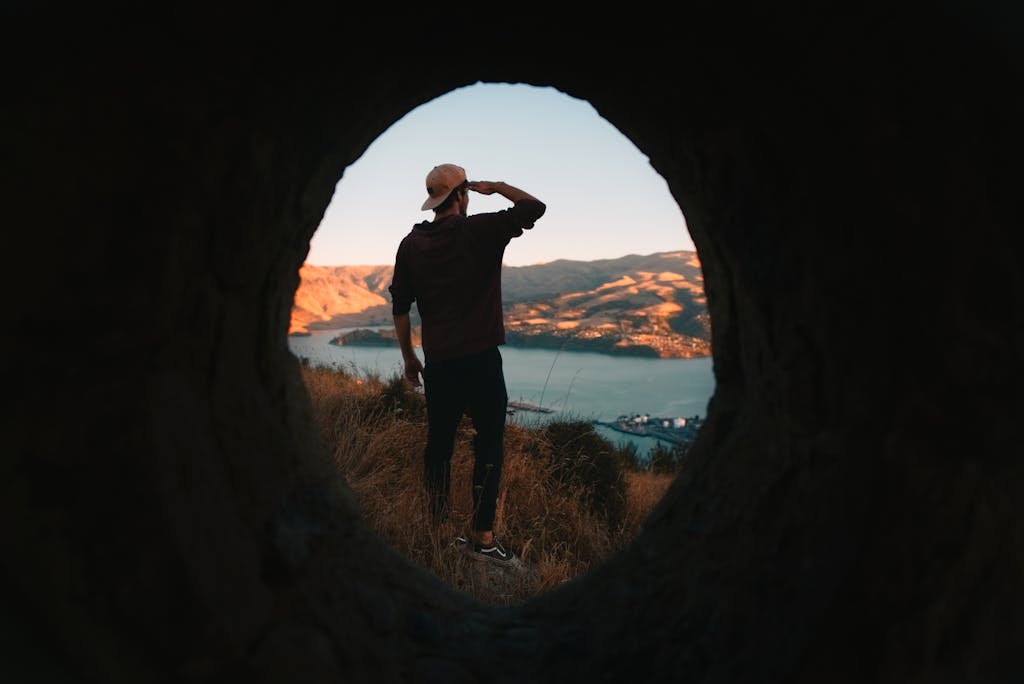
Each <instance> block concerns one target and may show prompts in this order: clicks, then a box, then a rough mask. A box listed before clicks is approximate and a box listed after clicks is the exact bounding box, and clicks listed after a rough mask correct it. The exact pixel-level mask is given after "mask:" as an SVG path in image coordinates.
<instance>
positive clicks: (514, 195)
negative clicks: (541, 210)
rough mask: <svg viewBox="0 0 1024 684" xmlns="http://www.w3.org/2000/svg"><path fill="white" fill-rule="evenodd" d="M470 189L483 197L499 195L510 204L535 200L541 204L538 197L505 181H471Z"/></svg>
mask: <svg viewBox="0 0 1024 684" xmlns="http://www.w3.org/2000/svg"><path fill="white" fill-rule="evenodd" d="M469 189H470V190H472V191H473V192H479V193H480V194H481V195H493V194H494V193H498V194H499V195H501V196H502V197H504V198H505V199H507V200H508V201H510V202H513V203H515V202H518V201H519V200H533V201H534V202H539V201H540V200H538V199H537V198H536V197H534V196H533V195H531V194H530V193H528V192H526V191H525V190H520V189H519V188H517V187H515V186H514V185H509V184H508V183H506V182H505V181H470V182H469Z"/></svg>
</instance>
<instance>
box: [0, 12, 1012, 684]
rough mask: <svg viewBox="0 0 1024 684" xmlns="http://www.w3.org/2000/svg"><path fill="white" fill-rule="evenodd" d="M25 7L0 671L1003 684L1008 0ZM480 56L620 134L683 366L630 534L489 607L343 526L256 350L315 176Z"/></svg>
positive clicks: (280, 331)
mask: <svg viewBox="0 0 1024 684" xmlns="http://www.w3.org/2000/svg"><path fill="white" fill-rule="evenodd" d="M712 4H713V3H707V5H712ZM37 7H46V5H45V4H43V5H40V6H36V5H33V4H30V3H13V4H12V5H11V6H8V7H7V8H5V9H4V10H3V13H4V16H3V21H2V22H0V24H2V26H3V28H2V29H0V30H2V31H3V33H4V38H5V39H4V40H3V41H0V44H2V45H3V47H2V48H0V49H2V50H3V56H4V63H5V65H6V67H7V68H6V69H5V72H6V75H5V83H4V85H3V88H4V95H5V97H4V104H3V105H2V107H0V122H2V126H0V130H2V131H3V136H4V139H5V140H4V146H3V149H4V157H5V161H4V164H3V172H2V177H3V183H2V187H3V192H4V197H5V202H4V223H5V231H4V234H5V244H4V252H5V255H6V257H7V258H6V262H7V265H6V267H5V269H3V278H4V292H5V294H6V301H7V304H6V316H5V317H4V321H5V323H4V324H5V329H6V331H5V333H4V338H3V339H4V348H3V351H4V353H3V354H2V358H3V359H4V369H3V376H2V377H3V380H4V382H3V386H4V389H5V394H6V396H7V400H8V401H7V409H6V411H5V412H4V414H3V419H2V420H3V431H2V434H3V436H4V442H5V444H4V448H3V450H2V454H3V456H2V460H0V465H2V478H0V488H2V492H0V532H2V539H3V540H4V549H3V556H2V558H3V560H2V565H0V568H2V575H0V576H2V578H3V580H4V581H3V584H2V589H0V591H2V597H3V606H4V607H3V610H2V611H0V620H2V622H3V624H4V627H5V634H8V635H10V638H9V639H5V640H4V642H3V649H4V653H3V661H2V662H3V666H2V668H3V669H2V671H3V672H5V673H8V672H9V673H12V676H4V680H5V681H20V680H24V679H27V678H28V677H27V676H19V673H20V674H21V675H26V673H31V675H32V676H34V677H35V678H36V679H52V680H58V681H75V680H79V681H103V682H121V681H124V682H132V683H133V684H137V683H138V682H166V681H188V682H214V681H216V682H223V681H246V682H250V683H253V682H320V681H332V682H338V681H374V682H399V681H421V682H470V681H493V680H495V677H494V675H493V672H494V668H495V667H497V668H498V671H499V672H501V673H503V674H504V675H505V676H504V677H503V678H498V680H500V681H517V682H570V681H581V682H582V681H585V682H594V681H685V682H692V683H697V682H730V683H736V682H757V683H758V684H764V683H766V682H783V681H785V682H809V683H810V682H814V683H818V682H823V681H827V682H866V681H871V682H899V683H901V684H903V683H905V682H966V681H972V682H1008V681H1021V680H1024V666H1022V665H1021V663H1020V659H1019V655H1018V653H1017V651H1018V647H1019V646H1020V644H1022V643H1024V629H1022V619H1024V586H1022V585H1024V551H1022V549H1024V545H1022V524H1024V523H1022V519H1024V518H1022V515H1021V513H1022V506H1024V504H1022V502H1024V473H1022V468H1024V465H1022V459H1021V454H1022V450H1021V442H1020V424H1021V416H1022V415H1024V405H1022V404H1024V400H1022V392H1021V387H1022V386H1024V373H1022V358H1021V357H1022V353H1024V351H1022V350H1024V345H1022V339H1024V318H1022V311H1024V258H1022V252H1021V248H1020V247H1019V246H1018V245H1019V244H1020V243H1019V239H1018V238H1019V236H1018V235H1017V233H1019V231H1020V227H1021V223H1022V219H1024V216H1022V206H1021V203H1020V199H1019V197H1020V187H1021V182H1020V181H1021V175H1022V174H1021V172H1020V168H1021V165H1020V160H1021V158H1022V156H1024V155H1022V153H1024V144H1022V142H1024V141H1022V135H1024V131H1022V128H1021V126H1020V122H1021V121H1022V120H1024V99H1022V98H1024V96H1022V93H1024V88H1022V86H1024V82H1022V81H1024V78H1022V69H1024V55H1022V48H1021V46H1022V45H1024V41H1022V40H1021V30H1020V29H1021V25H1022V24H1021V20H1020V16H1019V14H1017V13H1016V10H1010V9H1005V8H1001V7H1000V6H998V5H995V4H993V3H970V4H968V3H966V2H963V3H960V2H943V3H933V4H932V5H931V6H930V7H929V9H928V10H927V11H925V10H919V9H916V8H915V9H914V10H913V11H911V10H910V9H907V8H908V7H910V4H907V3H901V4H899V7H902V8H904V9H902V10H901V9H894V8H892V7H887V8H886V9H884V10H878V11H875V10H873V9H870V8H868V7H866V6H861V5H858V6H849V7H847V8H846V14H844V15H843V16H824V15H822V16H818V15H816V14H815V13H814V11H813V9H809V8H810V6H808V5H806V4H805V3H795V2H785V1H783V2H775V3H770V4H766V5H761V6H759V7H760V9H759V10H757V12H756V13H752V14H748V15H744V14H742V13H740V12H738V11H737V10H736V9H735V7H732V6H730V7H729V10H728V12H725V11H724V10H723V11H721V12H718V11H715V10H711V9H695V8H693V7H690V6H682V7H680V8H678V15H677V16H676V17H675V18H674V19H673V20H672V21H670V22H666V21H664V20H663V19H662V18H661V17H659V16H657V15H656V14H655V13H653V12H649V11H647V10H646V9H644V10H643V11H639V10H638V11H633V10H631V9H620V10H617V11H614V12H608V13H604V12H592V13H590V14H589V16H588V22H590V23H589V24H588V27H589V28H588V29H587V30H586V31H577V30H576V28H575V26H576V24H575V23H572V22H563V21H560V20H556V18H555V17H551V16H537V15H532V14H526V15H524V16H522V17H505V16H493V17H489V19H493V20H494V24H493V25H490V24H488V26H489V28H487V29H486V30H485V29H484V27H483V24H482V22H481V19H480V17H479V16H477V15H476V13H475V12H472V11H470V10H468V9H467V8H458V7H452V8H450V11H451V13H452V17H453V18H452V22H453V23H455V24H458V23H459V22H460V21H461V17H462V15H466V20H467V21H470V20H471V21H472V22H473V23H472V30H469V31H466V32H459V33H458V40H457V41H454V42H452V43H451V44H444V45H443V46H440V47H439V44H438V41H437V40H436V36H435V32H434V31H431V30H430V22H429V21H427V20H425V19H424V18H423V17H421V16H419V15H420V12H417V11H407V10H402V11H393V12H390V16H388V17H387V21H380V22H377V21H369V22H368V21H366V20H365V19H364V18H357V17H355V16H354V15H351V14H346V15H344V16H342V15H340V13H339V16H337V17H331V16H316V15H313V14H300V13H298V12H296V13H295V14H294V15H292V14H289V13H288V12H286V11H283V10H282V11H280V12H278V13H276V14H260V13H259V10H257V9H255V8H251V9H250V10H247V11H246V13H244V14H234V13H227V12H218V11H217V10H215V9H212V8H208V9H206V10H205V11H204V13H203V14H202V15H201V16H190V15H188V14H187V13H185V12H184V10H182V9H181V8H180V7H172V6H168V7H167V8H166V11H165V12H163V13H162V14H161V16H160V17H159V18H157V19H153V20H151V19H149V18H146V17H142V16H133V17H131V20H129V19H128V18H127V16H126V15H123V16H122V18H121V19H118V20H115V19H112V18H111V17H110V16H107V15H105V14H104V12H103V11H102V9H100V8H97V7H96V6H93V5H88V6H85V7H83V9H82V10H79V11H78V12H79V13H78V14H71V15H67V14H65V15H61V16H56V15H55V14H53V15H51V14H50V13H49V12H48V11H46V10H44V9H38V8H37ZM549 10H550V11H552V12H553V11H555V7H551V8H549ZM485 12H486V10H485ZM570 34H571V35H570ZM627 45H639V46H638V47H627ZM367 46H369V47H367ZM477 81H485V82H505V81H511V82H523V83H531V84H535V85H550V86H554V87H556V88H558V89H559V90H561V91H563V92H565V93H567V94H569V95H572V96H574V97H579V98H585V99H586V100H588V101H589V102H590V103H591V104H592V105H593V106H594V107H595V108H596V109H597V111H598V113H600V114H601V115H602V116H603V117H605V118H606V119H607V120H608V121H609V122H611V123H612V124H613V125H615V126H616V127H617V128H618V129H619V130H620V131H622V132H623V133H624V134H625V135H626V136H627V137H629V138H630V139H631V140H632V141H633V142H634V143H635V144H636V145H637V146H638V147H639V148H640V149H641V151H642V152H643V153H644V154H646V155H648V157H649V158H650V161H651V164H652V165H653V166H654V168H655V169H657V171H658V172H659V173H660V174H661V175H662V176H663V177H664V178H665V180H666V182H667V184H668V186H669V188H670V190H671V192H672V194H673V196H674V197H675V198H676V199H677V200H678V202H679V204H680V206H681V207H682V208H683V210H684V212H685V215H686V218H687V224H688V226H689V228H690V232H691V235H692V237H693V239H694V242H695V244H696V246H697V249H698V252H699V254H700V258H701V262H702V264H703V269H704V275H705V287H706V292H707V296H708V307H709V311H710V313H711V320H712V332H713V355H714V368H715V374H716V379H717V389H716V392H715V395H714V397H713V399H712V401H711V403H710V405H709V408H708V411H707V420H706V423H705V425H704V426H703V428H702V430H701V432H700V437H699V438H698V440H697V442H696V443H695V444H694V446H693V448H692V449H691V451H690V454H689V465H688V467H687V468H686V469H685V471H684V473H683V474H682V475H681V476H680V477H679V478H678V479H677V481H676V482H675V483H674V485H673V486H672V488H671V489H670V490H669V492H668V493H667V495H666V497H665V499H664V500H663V501H662V502H661V504H660V505H659V506H658V507H657V509H656V510H655V511H654V513H653V514H652V516H651V517H650V519H649V521H648V522H647V524H646V526H645V529H644V531H643V532H642V534H641V536H640V537H639V538H638V539H637V541H636V543H635V544H634V545H633V546H632V547H631V548H629V549H627V550H626V551H624V552H623V553H621V554H619V555H617V556H615V557H613V558H610V559H609V560H608V562H607V563H606V564H605V565H603V566H602V567H600V568H598V569H597V570H595V571H593V572H592V573H590V574H588V575H587V576H585V577H581V578H579V579H577V580H575V581H573V582H570V583H567V584H565V585H563V586H561V587H560V588H558V589H557V590H555V591H552V592H550V593H549V594H546V595H543V596H539V597H537V598H536V599H535V600H533V601H531V602H530V603H528V604H527V605H523V606H518V607H515V608H512V609H501V610H498V609H494V608H490V607H487V606H482V605H477V604H476V603H474V602H473V601H472V600H470V599H469V598H468V597H466V596H464V595H460V594H458V593H456V592H454V591H453V590H451V589H450V588H448V587H447V586H445V585H443V584H442V583H441V582H439V581H438V580H437V579H436V578H434V577H433V576H430V575H428V574H427V573H425V572H423V571H420V570H418V569H417V568H415V567H414V566H413V565H412V564H411V563H410V562H408V561H406V560H404V559H403V558H400V557H397V556H396V554H395V553H393V552H392V551H391V550H390V549H389V548H388V547H386V546H385V545H384V544H382V543H381V542H380V541H379V540H378V539H377V538H376V537H375V536H374V535H373V534H372V533H371V532H369V531H368V529H367V528H366V526H365V524H364V523H363V522H362V521H361V520H360V517H359V514H358V511H357V508H356V506H355V504H354V502H353V501H352V499H351V496H350V495H349V493H348V492H347V490H346V488H345V485H344V483H343V482H338V481H336V480H335V479H334V478H332V477H331V473H330V468H329V466H328V459H327V455H326V453H325V449H324V448H323V445H321V444H320V443H319V442H318V441H317V439H318V438H317V436H316V432H315V430H314V428H313V427H312V424H311V420H310V415H309V406H308V402H307V398H306V396H305V393H304V388H303V387H302V384H301V382H300V376H299V369H298V367H297V363H296V361H295V360H294V358H293V357H291V356H290V354H289V352H288V350H287V330H288V321H289V309H290V306H291V303H292V298H293V296H294V294H295V290H296V287H297V285H298V269H299V266H300V265H301V263H302V262H303V259H304V258H305V255H306V251H307V248H308V244H309V239H310V237H311V235H312V234H313V232H314V230H315V229H316V227H317V225H318V223H319V220H320V218H321V216H322V214H323V211H324V208H325V207H326V206H327V204H328V202H329V201H330V199H331V196H332V194H333V192H334V187H335V184H336V183H337V181H338V179H339V178H340V177H341V175H342V173H343V171H344V169H345V168H346V166H347V165H349V164H351V163H353V162H354V161H355V160H356V159H357V158H358V157H359V156H360V155H361V154H362V153H363V151H364V150H365V149H366V148H367V146H368V145H369V144H370V143H371V142H372V141H373V140H374V139H375V138H376V137H377V136H378V135H380V134H381V133H382V132H383V131H384V130H385V129H387V127H388V126H389V125H390V124H392V123H394V122H395V121H396V120H398V119H399V118H400V117H402V116H403V115H404V114H406V113H407V112H409V111H411V110H412V109H414V108H415V107H416V106H418V105H420V104H422V103H424V102H427V101H428V100H430V99H431V98H434V97H436V96H439V95H442V94H443V93H445V92H448V91H450V90H452V89H454V88H457V87H460V86H463V85H467V84H471V83H475V82H477ZM496 134H499V135H500V132H496ZM545 200H547V201H548V202H550V204H551V205H552V206H554V205H555V204H556V203H557V198H545ZM624 201H628V198H626V199H624ZM43 268H45V269H47V270H48V271H49V272H50V273H53V274H59V277H53V278H49V279H46V278H34V277H32V274H33V273H35V272H38V270H39V269H43ZM865 270H869V271H870V277H865ZM854 282H856V284H857V287H856V288H852V287H851V283H854ZM30 284H31V287H32V291H28V287H29V285H30ZM41 301H42V302H45V301H60V302H61V303H62V306H61V307H60V317H59V319H55V318H54V317H53V313H52V312H53V309H51V308H47V307H40V306H39V305H38V303H39V302H41ZM69 337H70V341H71V343H69Z"/></svg>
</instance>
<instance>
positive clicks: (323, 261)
mask: <svg viewBox="0 0 1024 684" xmlns="http://www.w3.org/2000/svg"><path fill="white" fill-rule="evenodd" d="M443 163H453V164H458V165H459V166H462V167H463V168H465V169H466V174H467V175H468V177H469V179H470V180H490V181H505V182H506V183H510V184H511V185H514V186H517V187H519V188H522V189H523V190H525V191H527V192H529V193H530V194H532V195H534V196H535V197H537V198H538V199H541V200H543V201H544V202H545V203H546V204H547V207H548V208H547V212H546V213H545V215H544V216H543V217H542V218H541V219H540V221H538V222H537V224H536V227H535V228H534V229H533V230H532V231H530V232H527V233H526V234H525V235H523V236H522V237H520V238H516V239H515V240H513V241H512V242H511V243H510V244H509V246H508V247H507V248H506V250H505V263H506V264H508V265H511V266H525V265H529V264H537V263H543V262H548V261H554V260H555V259H575V260H583V261H590V260H593V259H606V258H615V257H620V256H624V255H626V254H651V253H654V252H670V251H676V250H692V249H694V247H693V242H692V241H691V240H690V235H689V233H688V232H687V230H686V223H685V220H684V218H683V214H682V211H681V210H680V208H679V206H678V205H677V204H676V202H675V200H674V199H673V198H672V195H671V194H669V191H668V186H667V185H666V183H665V181H664V179H663V178H662V177H661V176H659V175H658V173H657V172H656V171H654V169H653V168H651V166H650V163H649V162H648V159H647V157H646V155H644V154H642V153H641V152H640V151H639V150H638V149H637V148H636V146H635V145H633V143H632V142H630V141H629V140H628V139H627V138H626V137H625V136H624V135H622V134H621V133H620V132H619V131H618V130H616V128H615V127H614V126H612V125H611V124H610V123H608V122H607V121H606V120H605V119H603V118H601V116H600V115H598V113H597V111H596V110H595V109H594V108H593V106H591V105H590V103H589V102H587V101H585V100H579V99H576V98H572V97H569V96H568V95H565V94H564V93H562V92H560V91H558V90H555V89H553V88H537V87H534V86H527V85H521V84H517V85H513V84H493V83H488V84H484V83H478V84H476V85H472V86H467V87H465V88H460V89H458V90H453V91H451V92H449V93H447V94H445V95H443V96H441V97H438V98H436V99H434V100H432V101H430V102H427V103H425V104H423V105H422V106H420V107H418V108H416V109H414V110H413V111H411V112H409V113H408V114H407V115H406V116H404V117H403V118H402V119H400V120H398V121H397V122H395V124H394V125H393V126H391V127H390V128H389V129H388V130H386V131H385V132H384V133H383V134H381V136H380V137H379V138H377V139H376V140H375V141H374V142H373V143H372V144H371V145H370V147H369V148H367V150H366V152H365V153H364V154H363V155H362V156H361V157H360V158H359V159H357V160H356V162H355V163H354V164H352V166H350V167H348V168H347V169H346V170H345V173H344V175H343V176H342V178H341V180H340V181H339V182H338V185H337V188H336V190H335V193H334V198H333V200H332V201H331V203H330V205H329V206H328V207H327V210H326V212H325V214H324V218H323V221H322V222H321V224H320V227H319V228H318V229H317V231H316V234H315V235H314V236H313V239H312V241H311V242H310V250H309V255H308V257H307V262H308V263H311V264H316V265H318V266H342V265H386V264H392V263H393V262H394V257H395V250H396V248H397V247H398V243H399V241H401V239H402V237H404V236H405V235H406V234H407V233H408V232H409V230H410V229H411V228H412V226H413V224H414V223H416V222H419V221H424V220H429V219H432V218H433V212H430V211H420V205H421V204H422V203H423V200H424V199H426V189H425V179H426V175H427V172H428V171H430V169H431V168H433V167H434V166H435V165H437V164H443ZM508 206H510V204H509V202H508V200H506V199H504V198H502V197H500V196H499V195H493V196H484V195H479V194H477V193H473V192H471V193H470V195H469V213H470V214H475V213H478V212H481V211H496V210H499V209H504V208H506V207H508Z"/></svg>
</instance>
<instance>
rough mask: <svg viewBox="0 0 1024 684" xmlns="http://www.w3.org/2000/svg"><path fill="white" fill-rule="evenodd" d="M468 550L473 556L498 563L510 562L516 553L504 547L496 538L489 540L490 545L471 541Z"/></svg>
mask: <svg viewBox="0 0 1024 684" xmlns="http://www.w3.org/2000/svg"><path fill="white" fill-rule="evenodd" d="M470 551H471V552H472V554H473V557H474V558H483V559H487V560H491V561H496V562H498V563H511V562H512V561H513V560H515V557H516V555H515V554H514V553H512V552H511V551H508V550H506V549H505V547H504V546H502V545H501V542H499V541H498V540H497V539H495V540H494V541H493V542H491V544H490V546H484V545H482V544H480V543H479V542H473V544H472V546H470Z"/></svg>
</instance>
